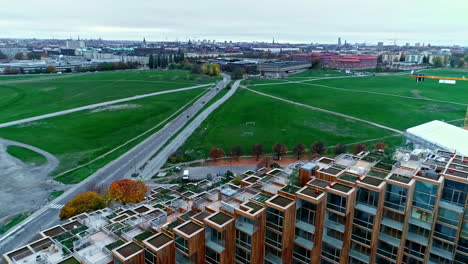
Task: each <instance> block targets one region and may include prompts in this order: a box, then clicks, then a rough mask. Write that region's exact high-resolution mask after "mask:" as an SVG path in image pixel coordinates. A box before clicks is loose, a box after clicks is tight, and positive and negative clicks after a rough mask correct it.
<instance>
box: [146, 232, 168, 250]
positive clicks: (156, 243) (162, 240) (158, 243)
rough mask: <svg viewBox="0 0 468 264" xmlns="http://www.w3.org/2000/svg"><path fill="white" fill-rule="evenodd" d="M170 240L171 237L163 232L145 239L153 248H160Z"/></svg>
mask: <svg viewBox="0 0 468 264" xmlns="http://www.w3.org/2000/svg"><path fill="white" fill-rule="evenodd" d="M171 241H172V238H171V237H169V236H167V235H165V234H163V233H160V234H159V235H156V236H154V237H152V238H150V239H148V240H146V242H147V243H148V244H150V245H152V246H153V247H155V248H160V247H162V246H164V245H165V244H167V243H169V242H171Z"/></svg>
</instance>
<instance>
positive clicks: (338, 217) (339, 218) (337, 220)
mask: <svg viewBox="0 0 468 264" xmlns="http://www.w3.org/2000/svg"><path fill="white" fill-rule="evenodd" d="M327 219H328V220H330V221H333V222H335V223H336V224H340V225H344V224H345V218H344V216H341V215H339V214H335V213H333V212H329V211H327Z"/></svg>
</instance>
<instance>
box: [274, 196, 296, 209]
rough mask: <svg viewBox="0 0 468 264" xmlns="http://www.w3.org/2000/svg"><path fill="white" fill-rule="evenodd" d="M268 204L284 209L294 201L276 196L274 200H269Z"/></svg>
mask: <svg viewBox="0 0 468 264" xmlns="http://www.w3.org/2000/svg"><path fill="white" fill-rule="evenodd" d="M269 202H270V203H273V204H276V205H278V206H280V207H286V206H288V205H289V204H291V203H293V202H294V201H293V200H291V199H288V198H286V197H284V196H281V195H278V196H276V197H275V198H273V199H271V200H270V201H269Z"/></svg>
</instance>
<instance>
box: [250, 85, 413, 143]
mask: <svg viewBox="0 0 468 264" xmlns="http://www.w3.org/2000/svg"><path fill="white" fill-rule="evenodd" d="M242 88H243V89H246V90H249V91H251V92H253V93H256V94H259V95H262V96H266V97H270V98H273V99H276V100H279V101H283V102H285V103H288V104H293V105H298V106H301V107H305V108H308V109H311V110H314V111H319V112H323V113H327V114H331V115H335V116H339V117H344V118H347V119H351V120H356V121H359V122H362V123H366V124H369V125H371V126H375V127H378V128H383V129H386V130H390V131H392V132H395V133H397V134H404V133H405V132H403V131H400V130H397V129H394V128H391V127H388V126H384V125H381V124H377V123H375V122H371V121H367V120H364V119H361V118H357V117H354V116H350V115H345V114H342V113H338V112H333V111H330V110H326V109H322V108H318V107H315V106H311V105H306V104H301V103H298V102H295V101H291V100H287V99H284V98H281V97H277V96H273V95H269V94H266V93H262V92H259V91H255V90H252V89H249V88H247V87H245V86H243V87H242Z"/></svg>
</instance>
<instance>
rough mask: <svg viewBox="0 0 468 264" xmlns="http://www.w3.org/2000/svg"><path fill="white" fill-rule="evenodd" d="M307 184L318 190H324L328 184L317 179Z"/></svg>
mask: <svg viewBox="0 0 468 264" xmlns="http://www.w3.org/2000/svg"><path fill="white" fill-rule="evenodd" d="M307 184H309V185H312V186H316V187H320V188H326V187H327V186H328V182H327V181H325V180H322V179H319V178H315V179H313V180H311V181H309V182H308V183H307Z"/></svg>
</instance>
